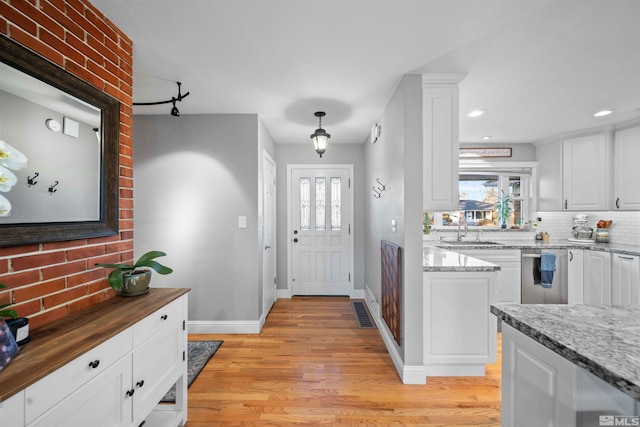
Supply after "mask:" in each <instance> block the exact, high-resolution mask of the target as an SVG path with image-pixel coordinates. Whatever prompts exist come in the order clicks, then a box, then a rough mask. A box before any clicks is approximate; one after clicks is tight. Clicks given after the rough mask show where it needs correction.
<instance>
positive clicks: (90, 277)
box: [67, 269, 104, 288]
mask: <svg viewBox="0 0 640 427" xmlns="http://www.w3.org/2000/svg"><path fill="white" fill-rule="evenodd" d="M102 277H104V271H101V269H97V270H87V271H86V272H84V273H80V274H75V275H73V276H69V277H67V286H68V287H70V288H71V287H74V286H78V285H82V284H85V283H87V282H91V281H94V280H99V279H101V278H102Z"/></svg>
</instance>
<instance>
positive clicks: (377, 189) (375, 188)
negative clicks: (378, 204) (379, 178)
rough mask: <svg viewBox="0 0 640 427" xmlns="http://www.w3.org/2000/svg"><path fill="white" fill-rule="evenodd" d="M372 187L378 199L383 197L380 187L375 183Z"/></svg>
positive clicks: (374, 195)
mask: <svg viewBox="0 0 640 427" xmlns="http://www.w3.org/2000/svg"><path fill="white" fill-rule="evenodd" d="M371 189H372V190H373V193H374V194H373V197H375V198H376V199H379V198H380V197H382V195H381V194H380V189H379V188H377V187H376V186H375V185H374V186H372V187H371Z"/></svg>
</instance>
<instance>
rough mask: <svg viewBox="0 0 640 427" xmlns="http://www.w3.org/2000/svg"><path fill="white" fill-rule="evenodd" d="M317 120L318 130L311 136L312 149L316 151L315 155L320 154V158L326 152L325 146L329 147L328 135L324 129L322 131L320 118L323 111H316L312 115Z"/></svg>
mask: <svg viewBox="0 0 640 427" xmlns="http://www.w3.org/2000/svg"><path fill="white" fill-rule="evenodd" d="M314 115H315V116H316V117H317V118H318V129H316V131H315V132H314V133H313V134H312V135H311V140H312V141H313V147H314V148H315V149H316V153H318V154H320V158H322V155H323V154H324V152H325V151H327V145H329V138H331V135H329V134H328V133H327V132H326V131H325V130H324V129H322V118H323V117H324V116H325V113H324V112H323V111H317V112H316V113H315V114H314Z"/></svg>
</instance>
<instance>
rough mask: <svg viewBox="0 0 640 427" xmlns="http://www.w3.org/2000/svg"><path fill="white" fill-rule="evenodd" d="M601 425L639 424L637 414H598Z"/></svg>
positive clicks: (639, 418) (639, 420) (639, 419)
mask: <svg viewBox="0 0 640 427" xmlns="http://www.w3.org/2000/svg"><path fill="white" fill-rule="evenodd" d="M600 425H601V426H640V416H637V415H600Z"/></svg>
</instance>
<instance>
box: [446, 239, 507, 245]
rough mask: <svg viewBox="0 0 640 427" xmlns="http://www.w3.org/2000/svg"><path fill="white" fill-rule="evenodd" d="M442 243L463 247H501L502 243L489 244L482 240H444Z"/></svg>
mask: <svg viewBox="0 0 640 427" xmlns="http://www.w3.org/2000/svg"><path fill="white" fill-rule="evenodd" d="M442 243H444V244H446V245H463V246H465V245H466V246H480V245H497V246H501V245H502V243H497V242H489V241H487V240H480V241H471V240H461V241H458V240H443V241H442Z"/></svg>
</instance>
